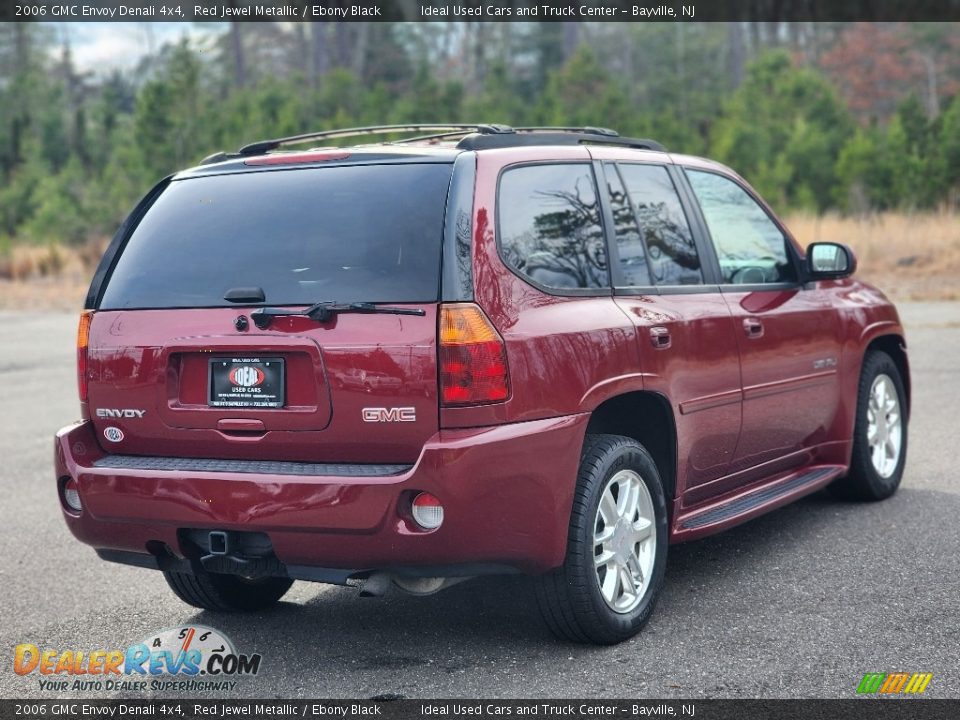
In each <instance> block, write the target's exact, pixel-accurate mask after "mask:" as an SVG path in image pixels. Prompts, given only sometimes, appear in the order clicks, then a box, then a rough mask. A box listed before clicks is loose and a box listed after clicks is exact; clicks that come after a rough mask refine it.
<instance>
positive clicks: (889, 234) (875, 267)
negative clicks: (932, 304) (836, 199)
mask: <svg viewBox="0 0 960 720" xmlns="http://www.w3.org/2000/svg"><path fill="white" fill-rule="evenodd" d="M785 222H786V224H787V227H789V228H790V230H791V231H792V232H793V234H794V235H796V237H797V239H798V240H799V241H800V243H801V244H802V245H804V246H806V245H807V244H809V243H811V242H814V241H816V240H829V241H833V242H842V243H846V244H847V245H849V246H850V247H852V248H853V250H854V252H855V253H856V254H857V260H858V263H859V269H858V270H857V277H860V278H862V279H864V280H866V281H867V282H871V283H873V284H875V285H877V286H878V287H880V289H882V290H883V291H884V292H885V293H887V294H888V295H890V296H891V297H892V298H894V299H898V300H960V214H957V213H950V212H940V213H880V214H875V215H869V216H863V217H841V216H838V215H825V216H822V217H817V216H815V215H791V216H787V217H786V218H785Z"/></svg>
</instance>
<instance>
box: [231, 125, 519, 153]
mask: <svg viewBox="0 0 960 720" xmlns="http://www.w3.org/2000/svg"><path fill="white" fill-rule="evenodd" d="M425 131H435V132H441V131H444V132H442V136H450V137H456V136H459V135H465V134H468V133H477V134H480V135H501V134H513V132H514V130H513V128H512V127H510V126H509V125H495V124H473V125H460V124H456V123H454V124H449V123H447V124H438V125H431V124H427V125H417V124H413V125H370V126H367V127H355V128H344V129H342V130H323V131H321V132H313V133H304V134H303V135H291V136H289V137H282V138H275V139H273V140H260V141H259V142H255V143H250V144H249V145H244V146H243V147H242V148H240V150H239V155H241V156H247V155H262V154H263V153H266V152H270V151H271V150H276V149H277V148H280V147H282V146H284V145H295V144H297V143H302V142H307V141H309V140H337V139H340V138H350V137H362V136H364V135H388V134H393V133H412V132H425Z"/></svg>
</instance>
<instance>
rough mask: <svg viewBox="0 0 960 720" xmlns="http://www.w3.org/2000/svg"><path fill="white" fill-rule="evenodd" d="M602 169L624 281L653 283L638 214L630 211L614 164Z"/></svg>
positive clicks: (628, 283) (630, 284) (638, 284)
mask: <svg viewBox="0 0 960 720" xmlns="http://www.w3.org/2000/svg"><path fill="white" fill-rule="evenodd" d="M604 170H605V174H606V176H607V191H608V192H609V193H610V207H611V209H612V210H613V230H614V233H615V235H616V238H617V253H618V254H619V255H620V269H621V270H622V271H623V284H624V286H626V287H643V286H646V285H652V284H653V283H652V282H651V280H650V270H649V268H648V267H647V251H646V249H644V247H643V239H642V238H641V237H640V229H639V228H638V227H637V216H636V215H634V214H633V207H632V206H631V205H630V198H628V197H627V191H626V190H624V189H623V183H622V182H621V181H620V174H619V173H618V172H617V166H616V165H612V164H611V165H607V166H606V167H605V168H604Z"/></svg>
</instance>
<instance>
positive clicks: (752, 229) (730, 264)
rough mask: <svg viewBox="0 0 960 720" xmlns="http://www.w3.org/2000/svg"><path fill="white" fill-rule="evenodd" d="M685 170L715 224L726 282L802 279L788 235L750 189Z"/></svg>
mask: <svg viewBox="0 0 960 720" xmlns="http://www.w3.org/2000/svg"><path fill="white" fill-rule="evenodd" d="M686 173H687V178H689V180H690V186H691V187H692V188H693V192H694V194H695V195H696V196H697V200H698V201H699V203H700V208H701V209H702V210H703V217H704V218H705V219H706V221H707V227H708V228H709V229H710V237H711V239H712V240H713V246H714V248H716V251H717V260H719V262H720V273H721V274H722V275H723V282H724V283H733V284H741V285H742V284H748V285H749V284H756V283H777V282H793V281H795V280H796V279H797V273H796V270H795V269H794V267H793V263H791V261H790V257H789V255H788V254H787V238H786V237H785V236H784V234H783V233H782V232H780V228H778V227H777V226H776V224H775V223H774V222H773V220H771V219H770V216H769V215H767V213H766V212H765V211H764V209H763V208H762V207H760V205H759V204H758V203H757V201H756V200H754V199H753V198H752V197H750V195H749V194H748V193H747V191H746V190H744V189H743V188H742V187H740V186H739V185H737V183H735V182H734V181H733V180H730V179H729V178H725V177H723V176H722V175H717V174H716V173H710V172H698V171H697V170H687V171H686Z"/></svg>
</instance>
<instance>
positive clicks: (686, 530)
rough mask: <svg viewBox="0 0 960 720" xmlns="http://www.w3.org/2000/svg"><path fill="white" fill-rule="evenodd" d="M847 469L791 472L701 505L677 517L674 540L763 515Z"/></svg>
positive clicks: (821, 467)
mask: <svg viewBox="0 0 960 720" xmlns="http://www.w3.org/2000/svg"><path fill="white" fill-rule="evenodd" d="M844 472H846V468H845V467H843V466H841V465H818V466H816V467H812V468H807V469H805V470H801V471H799V472H794V473H789V474H787V475H784V476H782V477H781V478H779V479H777V480H776V481H774V482H770V483H766V484H765V485H762V486H760V487H758V488H754V489H753V490H749V491H747V492H745V493H742V494H740V495H736V496H735V497H732V498H729V499H727V500H724V501H722V502H720V503H714V504H713V505H711V506H709V507H707V508H698V509H696V510H693V511H691V512H689V513H688V514H683V515H681V516H680V517H679V518H678V519H677V524H676V531H675V533H674V538H673V539H674V540H692V539H694V538H695V537H701V536H703V535H709V534H710V533H712V532H717V531H719V530H723V529H726V528H727V527H731V526H732V525H738V524H739V523H741V522H745V521H747V520H750V519H751V518H754V517H757V516H758V515H762V514H763V513H765V512H767V511H769V510H773V509H774V508H778V507H780V506H782V505H786V504H788V503H790V502H793V501H794V500H796V499H798V498H800V497H802V496H804V495H808V494H810V493H812V492H815V491H816V490H819V489H820V488H822V487H824V486H826V485H828V484H829V483H830V482H831V481H832V480H834V479H836V478H838V477H840V476H841V475H842V474H843V473H844Z"/></svg>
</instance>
